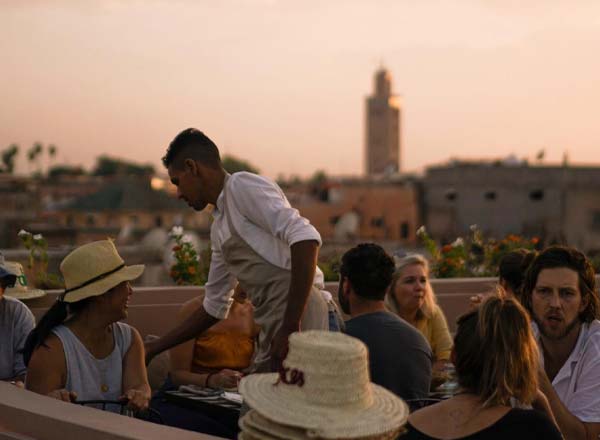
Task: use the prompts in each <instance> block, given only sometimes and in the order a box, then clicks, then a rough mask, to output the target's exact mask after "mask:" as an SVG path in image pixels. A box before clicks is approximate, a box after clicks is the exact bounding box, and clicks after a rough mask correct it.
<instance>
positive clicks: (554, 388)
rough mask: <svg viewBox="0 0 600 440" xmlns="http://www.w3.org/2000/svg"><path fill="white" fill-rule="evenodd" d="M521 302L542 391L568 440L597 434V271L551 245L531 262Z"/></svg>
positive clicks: (599, 412)
mask: <svg viewBox="0 0 600 440" xmlns="http://www.w3.org/2000/svg"><path fill="white" fill-rule="evenodd" d="M523 304H524V305H525V307H526V308H527V309H528V310H529V313H531V316H532V317H533V321H534V322H535V330H536V332H537V334H538V345H539V348H540V357H541V363H540V364H541V366H542V367H541V369H540V373H539V382H540V383H539V387H540V390H541V391H542V392H543V393H544V394H545V395H546V396H547V397H548V401H549V402H550V406H551V408H552V411H553V413H554V416H555V417H556V420H557V422H558V425H559V428H560V430H561V431H562V433H563V435H564V436H565V438H567V439H569V440H571V439H573V440H578V439H590V438H594V439H596V438H598V436H599V435H600V321H599V320H598V313H599V311H600V307H599V300H598V294H597V292H596V283H595V274H594V269H593V267H592V265H591V264H590V261H589V260H588V259H587V258H586V256H585V255H584V254H582V253H581V252H579V251H578V250H576V249H574V248H571V247H564V246H552V247H549V248H547V249H545V250H544V251H543V252H541V253H540V254H539V255H538V256H537V257H536V258H535V259H534V260H533V262H532V263H531V266H530V267H529V270H528V271H527V274H526V278H525V282H524V285H523Z"/></svg>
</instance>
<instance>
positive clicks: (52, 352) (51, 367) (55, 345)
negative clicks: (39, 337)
mask: <svg viewBox="0 0 600 440" xmlns="http://www.w3.org/2000/svg"><path fill="white" fill-rule="evenodd" d="M27 368H28V369H27V380H26V382H25V387H26V388H27V389H28V390H31V391H33V392H35V393H38V394H43V395H45V396H50V397H54V398H56V399H59V400H64V401H67V402H72V401H74V400H75V399H77V394H76V393H75V392H73V391H68V390H65V385H66V383H67V363H66V361H65V353H64V350H63V346H62V342H60V339H58V337H57V336H56V335H53V334H51V335H50V336H48V337H47V338H46V341H45V342H44V345H40V346H39V347H38V348H36V349H35V351H34V352H33V354H32V355H31V359H30V360H29V365H28V366H27Z"/></svg>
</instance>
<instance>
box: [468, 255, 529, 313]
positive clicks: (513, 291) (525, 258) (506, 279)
mask: <svg viewBox="0 0 600 440" xmlns="http://www.w3.org/2000/svg"><path fill="white" fill-rule="evenodd" d="M535 256H536V252H535V251H532V250H529V249H515V250H513V251H510V252H507V253H506V254H505V255H504V256H503V257H502V258H501V259H500V263H499V264H498V284H499V285H500V287H502V289H504V292H505V293H506V296H508V297H509V298H515V299H517V300H518V301H521V287H522V285H523V280H524V279H525V272H527V268H528V267H529V265H530V264H531V262H532V261H533V259H534V258H535ZM484 298H485V295H482V294H478V295H474V296H472V297H471V298H470V300H471V308H475V307H478V306H479V305H480V304H481V303H482V302H483V299H484Z"/></svg>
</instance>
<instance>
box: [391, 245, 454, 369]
mask: <svg viewBox="0 0 600 440" xmlns="http://www.w3.org/2000/svg"><path fill="white" fill-rule="evenodd" d="M386 305H387V307H388V309H389V310H390V311H392V312H394V313H395V314H397V315H398V316H400V317H401V318H402V319H404V320H405V321H407V322H408V323H409V324H411V325H413V326H414V327H416V328H417V329H418V330H419V331H420V332H421V333H423V335H424V336H425V338H426V339H427V341H429V345H430V346H431V351H432V352H433V356H434V365H433V370H434V371H440V370H442V369H443V368H444V366H445V365H446V363H448V360H449V359H450V351H451V350H452V337H451V336H450V331H449V330H448V324H447V322H446V317H445V316H444V312H443V311H442V309H441V308H440V307H439V306H438V305H437V303H436V301H435V297H434V294H433V289H432V288H431V284H430V283H429V264H428V263H427V260H426V259H425V258H424V257H423V256H421V255H417V254H415V255H408V256H406V257H404V258H402V259H401V260H400V261H399V262H398V263H397V265H396V272H395V274H394V277H393V279H392V284H391V285H390V289H389V292H388V295H386Z"/></svg>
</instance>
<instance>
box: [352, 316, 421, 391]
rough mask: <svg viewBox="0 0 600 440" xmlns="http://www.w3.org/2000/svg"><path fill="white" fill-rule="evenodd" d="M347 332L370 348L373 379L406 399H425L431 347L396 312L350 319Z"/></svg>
mask: <svg viewBox="0 0 600 440" xmlns="http://www.w3.org/2000/svg"><path fill="white" fill-rule="evenodd" d="M346 334H348V335H350V336H354V337H355V338H357V339H360V340H361V341H362V342H364V344H365V345H366V346H367V348H368V349H369V368H370V371H371V380H372V381H373V382H374V383H376V384H378V385H381V386H382V387H384V388H387V389H388V390H390V391H392V392H393V393H394V394H396V395H398V396H400V397H402V398H403V399H405V400H409V399H423V398H426V397H427V395H428V393H429V386H430V383H431V361H432V355H431V349H430V347H429V344H428V343H427V341H426V340H425V337H424V336H423V335H422V334H421V333H420V332H419V331H418V330H417V329H415V328H414V327H413V326H412V325H410V324H409V323H407V322H406V321H404V320H403V319H401V318H398V317H397V316H396V315H394V314H392V313H390V312H387V311H381V312H374V313H367V314H364V315H359V316H357V317H355V318H352V319H350V320H348V321H346Z"/></svg>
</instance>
